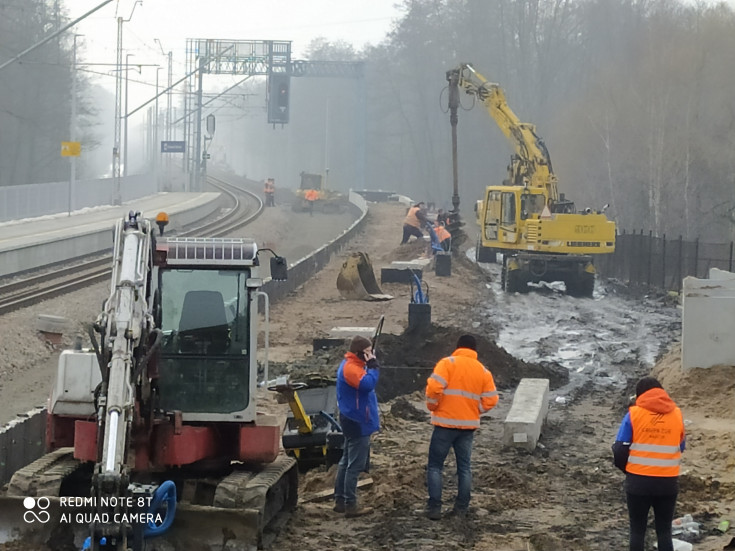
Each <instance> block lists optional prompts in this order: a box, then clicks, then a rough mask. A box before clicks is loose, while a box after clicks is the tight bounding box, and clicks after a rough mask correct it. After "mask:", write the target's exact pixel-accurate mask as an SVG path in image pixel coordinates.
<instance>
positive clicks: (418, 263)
mask: <svg viewBox="0 0 735 551" xmlns="http://www.w3.org/2000/svg"><path fill="white" fill-rule="evenodd" d="M430 262H431V259H430V258H418V259H416V260H408V261H401V260H394V261H393V262H391V263H390V266H387V267H385V268H381V270H380V282H381V283H410V282H411V280H412V274H415V275H416V276H417V277H418V278H419V279H422V277H423V273H424V268H426V266H428V265H429V263H430Z"/></svg>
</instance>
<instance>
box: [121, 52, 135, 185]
mask: <svg viewBox="0 0 735 551" xmlns="http://www.w3.org/2000/svg"><path fill="white" fill-rule="evenodd" d="M134 55H135V54H125V130H124V132H123V134H124V140H125V142H124V144H123V176H127V175H128V69H129V67H130V66H129V64H128V60H129V59H130V56H134Z"/></svg>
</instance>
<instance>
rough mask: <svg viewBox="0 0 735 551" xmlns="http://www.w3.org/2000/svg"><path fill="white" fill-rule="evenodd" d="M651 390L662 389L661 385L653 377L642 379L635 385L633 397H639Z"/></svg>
mask: <svg viewBox="0 0 735 551" xmlns="http://www.w3.org/2000/svg"><path fill="white" fill-rule="evenodd" d="M652 388H663V386H662V385H661V383H659V382H658V379H656V378H655V377H643V378H642V379H641V380H640V381H638V383H636V385H635V395H636V396H640V395H641V394H643V393H644V392H647V391H649V390H651V389H652Z"/></svg>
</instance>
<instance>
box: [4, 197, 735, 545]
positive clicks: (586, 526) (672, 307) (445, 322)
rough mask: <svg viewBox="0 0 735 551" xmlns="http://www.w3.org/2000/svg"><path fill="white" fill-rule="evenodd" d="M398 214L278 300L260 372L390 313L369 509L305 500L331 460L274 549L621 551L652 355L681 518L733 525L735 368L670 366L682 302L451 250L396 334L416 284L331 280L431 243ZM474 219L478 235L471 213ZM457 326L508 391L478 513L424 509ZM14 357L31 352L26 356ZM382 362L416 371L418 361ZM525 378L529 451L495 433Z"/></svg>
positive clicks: (307, 359) (488, 454)
mask: <svg viewBox="0 0 735 551" xmlns="http://www.w3.org/2000/svg"><path fill="white" fill-rule="evenodd" d="M403 210H404V209H403V208H402V207H400V206H399V205H395V204H377V205H371V210H370V213H369V215H368V221H367V226H366V227H365V229H364V230H363V231H362V232H361V233H360V234H359V235H358V236H356V238H355V239H354V240H353V241H352V243H351V244H350V245H349V246H348V247H346V248H345V250H343V251H342V252H341V253H340V255H338V257H336V258H335V259H333V261H332V262H331V263H330V265H329V266H327V267H326V268H325V269H324V270H323V271H322V272H320V274H318V275H317V276H316V277H315V278H314V279H313V280H312V281H309V282H307V283H306V284H305V285H303V286H302V287H301V288H300V289H298V290H297V291H295V292H294V293H292V294H291V295H289V297H287V299H286V300H284V301H282V302H279V303H276V304H274V305H272V308H271V312H270V319H271V333H270V345H271V348H270V350H269V360H270V365H269V369H270V373H269V376H270V377H272V376H275V375H277V374H279V373H286V372H288V373H292V374H293V376H294V378H298V377H299V376H303V375H305V374H306V373H310V372H314V371H317V372H320V373H324V374H334V371H335V369H336V366H337V363H338V361H339V359H340V356H341V351H339V350H336V351H335V350H332V351H319V352H317V353H314V352H313V349H312V340H313V339H314V338H316V337H324V336H326V335H327V333H328V331H329V329H330V328H332V327H335V326H371V325H374V324H375V322H376V321H377V319H378V318H379V316H380V315H385V316H386V322H385V327H384V332H385V335H384V336H383V337H382V340H381V343H380V346H379V348H380V350H381V352H380V360H381V362H382V363H383V364H384V365H386V366H388V368H386V369H385V370H384V371H383V373H382V374H381V379H382V381H381V397H382V402H381V414H382V424H381V431H380V432H379V433H378V434H377V435H376V436H375V437H374V444H373V453H372V457H371V472H370V475H369V476H370V477H371V478H372V481H373V484H372V486H371V487H369V488H368V489H366V490H364V491H361V493H360V498H361V500H362V502H363V503H365V504H368V505H371V506H373V507H375V508H376V512H375V513H374V514H372V515H370V516H367V517H362V518H358V519H350V520H348V519H345V518H344V517H343V516H341V515H337V514H336V513H333V512H332V511H331V503H330V502H329V501H320V500H318V499H315V497H316V496H317V495H318V493H319V492H321V491H324V490H328V489H329V488H331V487H332V484H333V480H334V474H335V473H334V468H332V469H331V470H330V471H326V470H325V469H323V468H321V469H319V468H317V469H313V470H311V471H309V472H308V473H306V474H305V475H303V476H302V477H301V481H300V495H301V502H300V504H299V506H298V508H297V510H296V511H295V512H294V514H293V516H292V518H291V519H290V522H289V523H288V524H287V525H286V527H285V528H284V530H283V531H282V532H281V534H280V535H279V536H278V538H277V539H276V541H275V542H274V548H275V549H296V548H305V549H335V550H357V549H361V550H362V549H370V550H373V549H374V550H382V549H396V550H398V549H401V550H404V549H412V550H414V549H415V550H423V549H426V550H429V549H445V550H446V549H449V550H452V549H474V550H486V549H487V550H489V549H493V550H498V551H522V550H523V551H529V550H536V551H540V550H546V551H551V550H565V551H566V550H569V551H592V550H600V551H602V550H605V551H606V550H611V549H625V548H626V547H627V513H626V509H625V496H624V493H623V490H622V481H623V475H622V474H621V473H620V472H619V471H617V470H616V469H615V468H614V467H613V466H612V462H611V453H610V445H611V444H612V441H613V440H614V437H615V434H616V431H617V427H618V424H619V422H620V420H621V419H622V417H623V415H624V414H625V403H626V402H627V396H628V395H629V394H630V388H631V385H632V384H633V383H634V381H635V380H636V379H637V378H638V377H640V376H641V375H643V374H647V373H649V372H650V371H651V370H652V369H653V372H654V374H655V375H657V376H658V377H660V379H661V380H662V382H663V384H664V386H665V387H666V388H667V389H668V390H669V392H670V393H671V395H672V397H673V398H674V399H675V400H676V401H677V403H678V404H679V405H680V407H681V408H682V410H683V412H684V416H685V419H686V424H687V431H688V450H687V451H686V452H685V454H684V460H683V469H682V473H683V474H682V477H681V493H680V496H679V500H678V508H677V515H683V514H686V513H689V514H691V515H692V516H693V517H694V519H695V520H696V521H698V522H701V523H702V532H701V533H700V535H699V536H693V535H692V536H689V539H690V540H694V549H696V550H698V551H715V550H717V551H719V550H721V549H723V547H724V546H725V545H726V544H727V543H728V542H729V541H730V539H731V537H732V535H731V534H729V533H728V534H725V535H716V534H715V532H714V530H713V529H714V527H715V526H716V525H717V522H718V521H719V520H720V519H721V518H730V519H731V520H732V521H735V512H734V511H733V508H734V507H733V501H735V474H734V473H735V459H734V458H733V449H735V429H734V427H735V412H734V408H733V403H735V369H733V368H732V367H718V368H713V369H709V370H700V369H698V370H691V371H689V372H686V373H684V372H682V371H681V370H680V367H679V361H678V358H679V352H678V348H677V344H676V339H677V337H678V331H679V330H680V325H679V321H678V320H679V314H678V310H677V308H676V304H675V301H672V300H671V298H670V297H668V296H667V295H661V296H659V295H656V294H655V293H652V294H649V295H647V296H646V295H644V294H640V293H631V292H629V290H627V289H625V287H624V286H622V285H619V284H615V283H610V284H605V285H602V284H601V285H598V287H597V289H596V291H595V296H594V298H593V299H572V298H569V297H566V296H565V295H563V293H561V292H560V290H559V289H557V288H555V287H554V286H551V287H544V288H540V289H536V290H534V292H532V293H529V294H527V295H519V294H516V295H504V294H502V293H500V291H499V288H498V279H499V278H498V271H497V266H495V265H485V266H478V265H476V264H475V263H474V262H472V261H471V260H470V258H469V257H471V256H472V255H471V251H469V253H470V254H469V255H467V254H465V253H466V252H467V251H458V252H457V254H455V255H454V257H453V263H452V276H451V277H449V278H446V277H444V278H442V277H437V276H436V275H434V273H433V271H431V270H427V271H425V280H426V282H427V283H428V285H429V289H430V303H431V305H432V320H433V322H434V327H433V328H432V329H431V330H430V331H427V332H418V333H417V332H405V330H406V327H407V310H408V302H409V297H410V289H409V286H408V285H404V284H395V283H393V284H385V285H383V286H382V287H383V291H384V292H386V293H390V294H392V295H393V296H394V297H395V298H394V299H393V300H391V301H387V302H352V301H346V300H343V299H342V298H341V297H340V295H339V293H338V292H337V290H336V285H335V282H336V278H337V274H338V272H339V268H340V266H341V265H342V261H343V260H344V258H345V257H346V255H348V254H349V253H351V252H354V251H363V252H367V253H368V254H369V255H370V258H371V259H372V263H373V266H374V269H375V273H376V275H377V279H378V281H379V279H380V268H381V267H382V266H384V265H387V264H388V263H389V261H390V260H397V259H408V258H415V257H418V256H420V255H421V254H422V253H423V252H424V249H425V246H424V244H420V243H414V244H409V245H404V246H399V245H398V243H399V241H400V231H401V220H402V212H403ZM269 216H275V217H277V218H276V219H277V220H278V223H279V224H283V226H278V231H272V230H271V229H266V230H261V231H266V233H265V234H264V236H265V235H267V237H268V239H269V244H271V245H275V246H279V245H282V241H286V242H287V241H289V240H295V239H299V240H303V239H304V232H303V231H301V232H298V231H297V233H289V232H284V231H283V229H284V228H287V227H291V226H287V224H290V223H291V221H292V220H293V215H291V214H289V213H288V212H287V211H283V213H282V214H275V213H273V212H272V213H270V215H269ZM263 223H264V222H263ZM309 223H310V224H317V225H318V224H321V225H322V226H323V227H325V228H329V227H330V226H333V225H334V220H333V219H330V218H327V217H326V216H325V217H324V219H323V220H321V221H316V222H314V221H309ZM309 227H311V226H309ZM315 231H316V230H315ZM468 231H470V232H474V228H473V227H472V223H471V222H470V223H469V224H468ZM262 239H263V240H265V237H263V238H262ZM279 241H281V242H279ZM472 241H473V239H469V240H468V242H472ZM90 310H93V308H92V307H91V306H90ZM49 313H53V312H49ZM0 323H2V320H0ZM464 332H470V333H473V334H475V335H476V336H477V337H478V339H479V343H480V346H479V357H480V360H481V361H483V362H484V363H485V365H486V366H487V367H488V368H489V369H490V370H491V371H492V372H493V374H494V375H495V378H496V381H497V384H498V387H499V389H500V403H499V405H498V407H496V408H495V409H493V410H492V411H491V412H489V413H488V414H486V415H485V416H483V419H482V426H481V428H480V430H479V431H478V432H477V434H476V438H475V447H474V452H473V474H474V484H473V498H472V504H471V507H472V509H471V514H470V516H469V517H468V518H467V519H464V520H458V519H444V520H441V521H436V522H432V521H429V520H427V519H425V518H424V517H423V516H422V514H421V511H422V509H423V506H424V502H425V499H426V490H425V483H424V479H425V466H426V455H427V450H428V443H429V438H430V434H431V425H430V424H429V422H428V413H427V411H426V408H425V407H424V404H423V392H422V388H423V382H422V380H421V379H422V378H423V377H424V374H426V373H428V372H430V368H431V367H432V366H433V364H434V363H435V362H436V361H437V360H438V359H439V358H441V357H442V356H444V355H446V354H448V353H450V352H451V351H452V349H453V345H454V343H455V342H456V338H457V336H458V335H460V334H461V333H464ZM261 359H264V358H262V357H261ZM14 361H15V363H16V365H23V360H22V359H15V360H14ZM654 364H656V365H655V367H654ZM390 367H401V368H403V367H414V368H422V367H423V368H426V369H424V370H423V371H421V370H418V373H419V375H415V374H414V373H415V371H410V370H405V371H402V370H399V369H390ZM409 374H410V375H409ZM523 377H547V378H549V379H550V382H551V388H552V400H551V409H550V412H549V415H548V419H547V423H546V425H545V427H544V431H543V435H542V438H541V441H540V445H539V446H538V448H537V449H536V450H535V451H534V452H533V453H527V452H520V451H517V450H514V449H503V448H502V446H501V436H502V421H503V419H504V418H505V415H506V414H507V412H508V410H509V408H510V405H511V402H512V397H513V391H514V388H515V386H516V385H517V383H518V381H519V380H520V379H521V378H523ZM10 388H11V387H8V383H7V379H6V380H5V381H4V382H3V388H2V389H0V391H2V393H3V395H4V396H11V394H6V393H7V392H8V391H9V389H10ZM260 399H261V403H262V405H263V409H264V410H267V411H271V412H275V413H278V414H280V415H281V416H283V417H285V415H286V406H285V405H283V404H279V403H278V402H277V400H276V398H275V396H274V395H273V393H268V392H267V391H265V390H263V389H261V390H260ZM453 470H454V464H453V460H452V459H451V458H450V461H449V463H448V465H447V468H446V470H445V499H446V500H447V501H448V503H449V502H450V501H451V498H452V497H453V493H454V491H455V484H454V480H453V476H452V474H453ZM366 476H367V475H366ZM734 523H735V522H734ZM652 548H653V547H652V546H651V542H649V549H652ZM0 549H2V546H0Z"/></svg>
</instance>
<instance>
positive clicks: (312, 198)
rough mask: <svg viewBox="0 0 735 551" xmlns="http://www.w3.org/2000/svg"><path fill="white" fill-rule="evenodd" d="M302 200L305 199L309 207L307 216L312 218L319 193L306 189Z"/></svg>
mask: <svg viewBox="0 0 735 551" xmlns="http://www.w3.org/2000/svg"><path fill="white" fill-rule="evenodd" d="M304 199H306V202H307V204H308V206H309V207H308V208H309V215H310V216H314V203H315V202H316V200H317V199H319V192H317V190H315V189H307V190H306V193H304Z"/></svg>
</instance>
